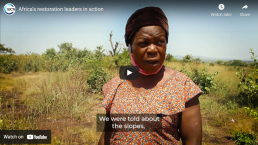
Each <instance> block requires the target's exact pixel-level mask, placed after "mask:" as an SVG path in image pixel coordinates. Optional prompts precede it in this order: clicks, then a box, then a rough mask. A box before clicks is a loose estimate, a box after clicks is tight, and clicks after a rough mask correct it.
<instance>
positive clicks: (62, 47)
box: [58, 42, 73, 53]
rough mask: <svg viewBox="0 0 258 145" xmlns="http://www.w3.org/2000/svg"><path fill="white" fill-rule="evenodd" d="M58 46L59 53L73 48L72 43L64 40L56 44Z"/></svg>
mask: <svg viewBox="0 0 258 145" xmlns="http://www.w3.org/2000/svg"><path fill="white" fill-rule="evenodd" d="M58 47H59V51H60V52H61V53H64V52H70V51H72V49H73V44H72V43H67V42H64V43H61V44H60V45H58Z"/></svg>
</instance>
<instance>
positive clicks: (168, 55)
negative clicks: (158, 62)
mask: <svg viewBox="0 0 258 145" xmlns="http://www.w3.org/2000/svg"><path fill="white" fill-rule="evenodd" d="M166 61H168V62H172V61H177V59H176V58H175V57H174V56H173V55H172V54H170V53H168V54H167V58H166Z"/></svg>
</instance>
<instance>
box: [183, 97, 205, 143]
mask: <svg viewBox="0 0 258 145" xmlns="http://www.w3.org/2000/svg"><path fill="white" fill-rule="evenodd" d="M198 97H199V96H195V97H194V98H192V99H191V100H189V101H188V102H186V104H185V111H184V112H182V114H181V115H180V117H181V119H180V120H181V127H180V133H181V139H182V143H183V145H201V144H202V118H201V112H200V104H199V99H198Z"/></svg>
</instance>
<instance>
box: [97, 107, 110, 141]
mask: <svg viewBox="0 0 258 145" xmlns="http://www.w3.org/2000/svg"><path fill="white" fill-rule="evenodd" d="M106 117H108V118H110V114H109V112H106ZM111 133H112V123H111V121H106V122H105V127H104V131H103V132H102V134H101V136H100V139H99V143H98V145H109V144H110V138H111Z"/></svg>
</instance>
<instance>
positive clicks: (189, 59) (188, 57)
mask: <svg viewBox="0 0 258 145" xmlns="http://www.w3.org/2000/svg"><path fill="white" fill-rule="evenodd" d="M193 60H194V58H193V56H192V55H189V54H188V55H186V56H185V57H183V62H192V61H193Z"/></svg>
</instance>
